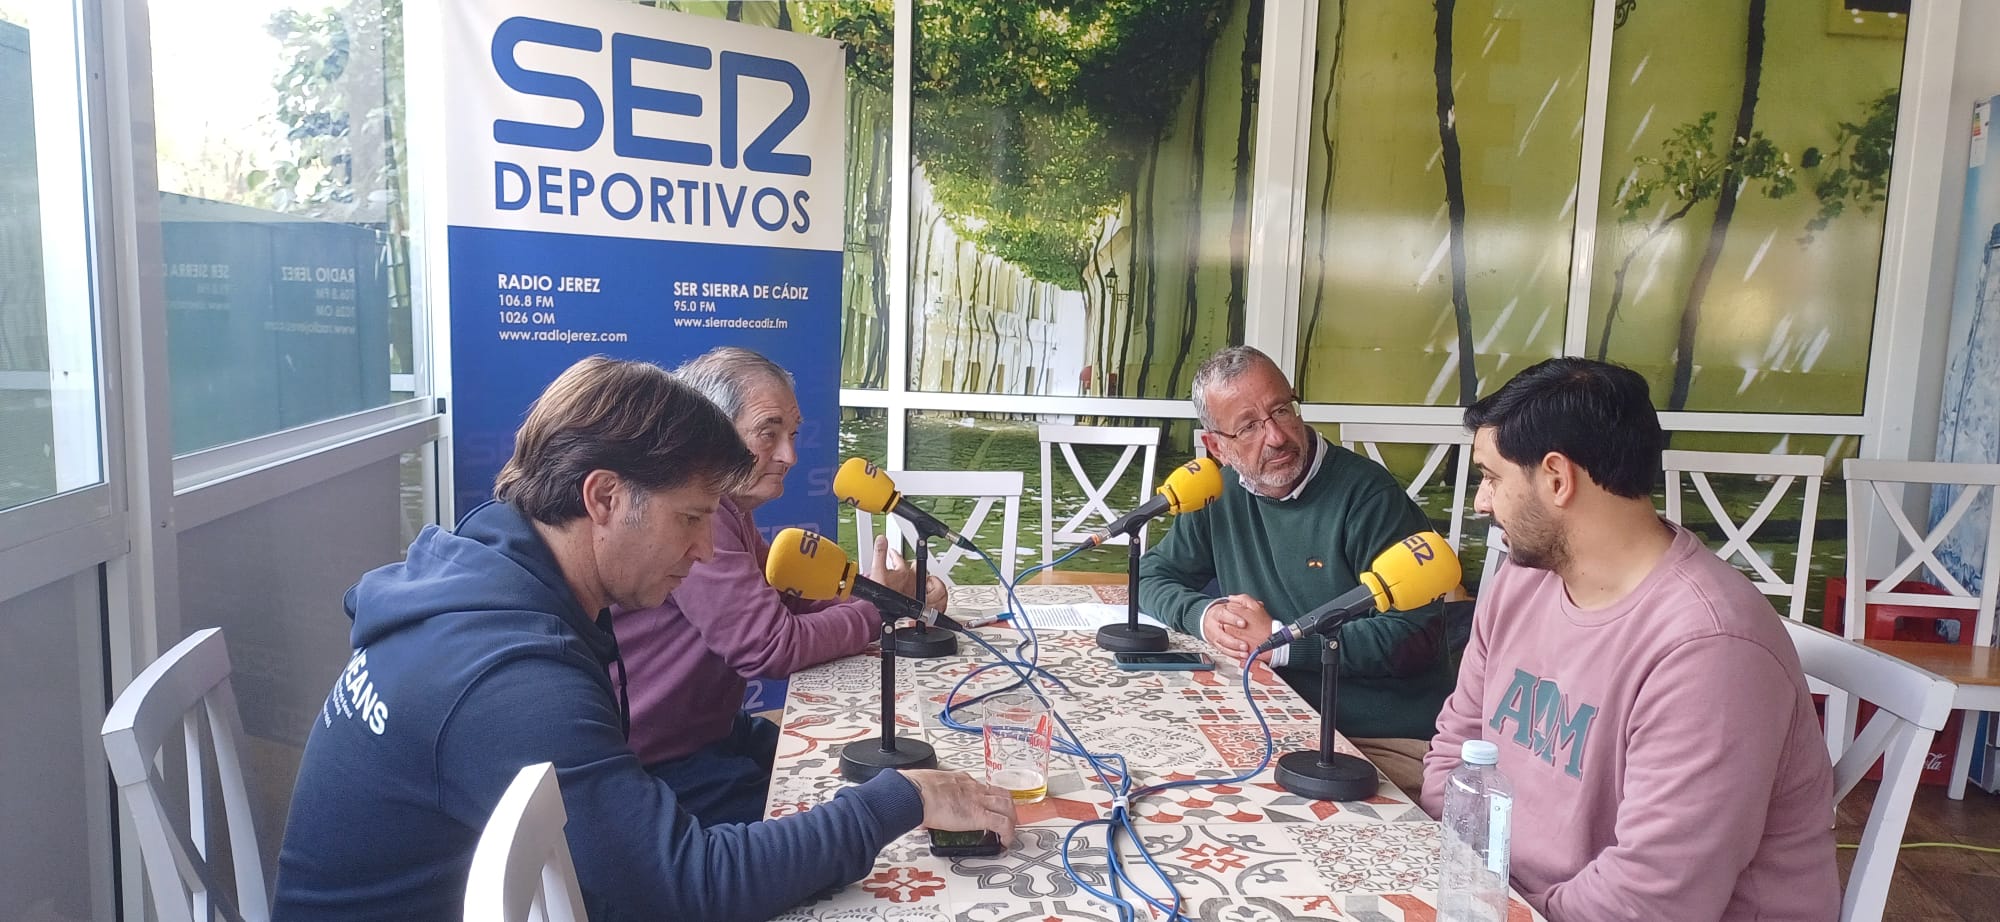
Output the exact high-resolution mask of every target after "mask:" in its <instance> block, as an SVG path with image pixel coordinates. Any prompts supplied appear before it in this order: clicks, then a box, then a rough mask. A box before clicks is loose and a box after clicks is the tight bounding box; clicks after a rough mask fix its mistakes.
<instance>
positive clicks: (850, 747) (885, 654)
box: [840, 612, 938, 784]
mask: <svg viewBox="0 0 2000 922" xmlns="http://www.w3.org/2000/svg"><path fill="white" fill-rule="evenodd" d="M895 634H896V618H895V616H894V615H891V614H889V613H888V612H883V613H882V735H881V736H874V737H869V738H868V739H860V740H855V741H854V742H851V743H848V744H847V745H845V746H842V747H841V749H840V776H841V777H842V778H845V779H847V780H848V781H850V782H853V783H855V784H860V783H861V782H863V781H867V780H868V779H870V778H873V777H875V776H876V775H879V774H881V773H882V772H884V771H886V770H888V769H892V768H936V767H937V764H938V761H937V750H936V749H933V748H931V744H929V743H926V742H924V741H923V740H918V739H900V738H898V737H897V736H896V643H895Z"/></svg>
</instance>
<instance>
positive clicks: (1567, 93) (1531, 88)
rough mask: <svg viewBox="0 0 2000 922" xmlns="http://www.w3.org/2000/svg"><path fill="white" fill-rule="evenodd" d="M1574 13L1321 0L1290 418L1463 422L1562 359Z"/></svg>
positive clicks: (1576, 34)
mask: <svg viewBox="0 0 2000 922" xmlns="http://www.w3.org/2000/svg"><path fill="white" fill-rule="evenodd" d="M1659 5H1660V6H1661V7H1662V8H1663V15H1664V10H1665V8H1666V7H1668V6H1670V5H1669V4H1665V3H1662V4H1659ZM1590 15H1591V14H1590V4H1588V3H1519V2H1511V3H1510V2H1505V0H1461V2H1457V3H1452V2H1438V3H1435V4H1433V3H1409V2H1406V0H1320V4H1319V39H1318V55H1317V57H1316V59H1315V62H1314V75H1313V110H1312V126H1311V134H1310V136H1309V139H1308V143H1309V147H1310V150H1311V154H1310V159H1309V160H1308V163H1307V169H1306V188H1305V192H1304V194H1305V197H1306V210H1305V246H1304V254H1305V256H1304V263H1303V266H1302V273H1301V279H1302V283H1301V288H1300V292H1299V311H1298V324H1299V326H1298V330H1299V338H1298V344H1299V346H1298V348H1299V354H1298V369H1299V373H1298V379H1297V384H1298V388H1299V393H1300V394H1301V395H1303V396H1304V397H1305V399H1306V400H1309V401H1318V402H1328V403H1349V404H1383V403H1388V404H1444V405H1450V404H1466V403H1470V402H1471V401H1472V400H1473V399H1475V397H1476V395H1477V394H1478V393H1480V392H1481V391H1483V390H1485V389H1487V388H1486V387H1485V386H1483V385H1482V382H1492V383H1494V384H1497V383H1498V382H1501V381H1505V380H1506V379H1507V377H1508V376H1510V375H1512V374H1513V373H1514V372H1517V371H1519V370H1520V369H1521V368H1523V367H1525V366H1526V365H1528V364H1530V363H1533V362H1535V361H1537V360H1539V359H1543V358H1547V357H1549V356H1552V355H1555V354H1557V353H1559V352H1561V351H1562V345H1563V316H1564V309H1563V305H1564V303H1565V301H1566V299H1567V292H1568V286H1569V256H1570V242H1571V236H1572V232H1573V229H1574V223H1575V215H1574V207H1575V201H1576V181H1577V172H1578V171H1577V164H1578V160H1579V157H1580V151H1581V149H1582V148H1581V144H1582V132H1581V126H1582V120H1583V103H1584V93H1585V89H1586V86H1585V85H1586V82H1587V74H1586V65H1587V62H1588V60H1589V57H1590ZM1439 34H1443V35H1446V36H1447V37H1448V39H1449V40H1448V41H1447V42H1444V43H1440V42H1439V41H1438V39H1437V36H1438V35H1439ZM1439 74H1447V75H1449V77H1450V80H1449V82H1442V81H1440V79H1439V76H1438V75H1439Z"/></svg>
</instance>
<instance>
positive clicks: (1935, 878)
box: [1834, 781, 2000, 922]
mask: <svg viewBox="0 0 2000 922" xmlns="http://www.w3.org/2000/svg"><path fill="white" fill-rule="evenodd" d="M1874 799H1875V783H1874V782H1872V781H1863V782H1861V785H1860V786H1859V787H1857V788H1855V789H1854V792H1853V793H1852V794H1849V795H1848V796H1847V799H1846V800H1845V801H1843V802H1842V803H1841V805H1840V815H1839V824H1838V825H1837V826H1836V827H1835V829H1834V838H1835V839H1837V840H1838V841H1841V842H1846V843H1849V844H1852V843H1855V842H1859V841H1861V827H1862V824H1863V823H1865V822H1867V819H1868V807H1869V805H1870V804H1872V803H1874ZM1903 841H1904V842H1905V843H1909V842H1959V843H1963V844H1967V845H1982V846H1986V847H1988V848H2000V794H1988V793H1986V792H1984V791H1981V790H1979V789H1977V788H1971V789H1968V790H1967V791H1966V793H1965V799H1964V800H1962V801H1954V800H1950V799H1947V798H1946V797H1945V796H1944V789H1943V788H1935V787H1920V788H1918V789H1917V799H1916V804H1915V806H1914V807H1913V808H1912V809H1911V811H1910V825H1909V829H1908V830H1907V831H1906V832H1905V833H1904V835H1903ZM1853 861H1854V850H1853V849H1841V850H1840V867H1841V873H1842V874H1843V875H1844V874H1846V872H1847V867H1848V865H1849V864H1851V863H1852V862H1853ZM1882 918H1883V920H1884V922H1993V920H2000V854H1993V853H1988V852H1973V851H1966V850H1963V849H1953V848H1906V849H1904V850H1903V853H1902V857H1901V858H1900V859H1899V860H1898V861H1897V862H1896V878H1895V881H1894V882H1893V883H1891V884H1890V888H1889V907H1888V911H1887V912H1885V913H1884V914H1883V916H1882Z"/></svg>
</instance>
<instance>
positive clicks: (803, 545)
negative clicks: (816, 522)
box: [799, 531, 820, 557]
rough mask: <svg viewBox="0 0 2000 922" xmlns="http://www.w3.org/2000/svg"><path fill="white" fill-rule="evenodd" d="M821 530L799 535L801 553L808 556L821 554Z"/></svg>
mask: <svg viewBox="0 0 2000 922" xmlns="http://www.w3.org/2000/svg"><path fill="white" fill-rule="evenodd" d="M819 540H820V538H819V532H816V531H808V532H804V533H802V534H800V535H799V553H801V554H804V555H806V556H807V557H818V556H819Z"/></svg>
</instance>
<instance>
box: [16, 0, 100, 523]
mask: <svg viewBox="0 0 2000 922" xmlns="http://www.w3.org/2000/svg"><path fill="white" fill-rule="evenodd" d="M74 16H75V11H74V10H73V9H72V7H71V6H70V4H68V3H60V2H49V0H5V2H4V3H0V509H6V508H9V507H12V506H18V505H21V504H23V503H29V502H33V501H35V500H38V499H45V498H47V497H50V496H54V495H56V494H57V493H61V492H64V491H68V490H74V489H77V488H79V487H85V486H90V485H92V484H97V483H102V482H103V480H104V470H103V464H102V451H101V445H102V436H101V433H100V431H99V430H100V427H99V425H98V403H97V370H96V369H97V361H96V341H97V337H96V328H97V323H96V310H95V306H94V303H93V300H92V299H93V291H92V288H91V266H90V261H89V249H88V246H89V236H88V234H89V230H88V227H87V226H86V224H87V221H88V220H89V215H90V209H89V202H88V200H87V199H86V196H85V190H84V154H83V148H82V131H81V128H82V126H81V124H80V123H79V121H78V118H79V115H78V113H79V112H80V111H81V110H82V106H81V101H80V100H79V97H78V92H77V87H78V82H77V72H76V62H77V57H76V47H77V46H76V37H75V34H74V32H73V22H74Z"/></svg>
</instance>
